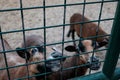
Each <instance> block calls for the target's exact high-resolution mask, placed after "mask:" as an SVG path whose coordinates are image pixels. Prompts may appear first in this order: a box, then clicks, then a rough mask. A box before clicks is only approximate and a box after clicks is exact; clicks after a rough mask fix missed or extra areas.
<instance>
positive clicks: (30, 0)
mask: <svg viewBox="0 0 120 80" xmlns="http://www.w3.org/2000/svg"><path fill="white" fill-rule="evenodd" d="M83 1H84V0H67V2H66V3H67V4H74V3H81V2H83ZM94 1H100V0H86V2H94ZM22 3H23V7H24V8H27V7H36V6H43V0H22ZM61 4H62V5H63V4H64V0H52V1H51V0H46V4H45V5H46V6H50V5H61ZM116 5H117V3H116V2H109V3H107V2H106V3H104V5H103V10H102V15H101V19H108V18H114V15H115V10H116ZM19 7H20V1H19V0H0V10H3V9H11V8H19ZM100 7H101V4H100V3H96V4H87V5H86V6H85V16H87V17H88V18H89V19H90V20H97V19H98V17H99V13H100ZM82 11H83V5H76V6H75V5H74V6H67V7H66V17H65V24H69V19H70V16H72V15H73V14H74V13H76V12H77V13H82ZM23 15H24V17H23V18H24V27H25V29H30V28H38V27H39V28H40V27H43V26H44V19H43V9H42V8H39V9H29V10H24V11H23ZM63 19H64V7H51V8H46V20H45V21H46V24H45V25H46V26H48V27H50V26H54V25H61V24H63ZM112 24H113V21H112V20H109V21H102V22H101V23H100V26H101V27H102V28H103V29H104V30H105V31H106V32H107V33H108V34H110V33H111V28H112ZM0 26H1V28H2V31H3V32H6V31H14V30H20V29H22V26H23V25H22V22H21V13H20V11H18V10H17V11H9V12H0ZM68 29H69V25H68V26H65V33H64V40H65V41H67V40H71V38H68V37H66V34H67V32H68ZM25 34H41V35H42V36H44V31H43V30H33V31H26V32H25ZM22 35H23V33H22V32H16V33H9V34H4V35H3V37H4V38H5V39H6V40H7V41H8V43H9V44H10V45H11V46H12V48H13V49H15V48H16V47H19V46H20V43H21V42H22V41H23V36H22ZM62 36H63V27H62V26H60V27H56V28H48V29H46V41H47V43H50V44H51V43H53V42H54V43H57V42H61V41H62ZM66 45H68V44H65V46H66ZM56 46H57V47H58V48H61V45H56ZM67 54H68V55H69V53H67ZM101 54H102V55H101ZM99 56H100V58H102V59H104V57H105V51H103V52H100V54H99Z"/></svg>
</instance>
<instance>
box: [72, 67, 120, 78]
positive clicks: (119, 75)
mask: <svg viewBox="0 0 120 80" xmlns="http://www.w3.org/2000/svg"><path fill="white" fill-rule="evenodd" d="M118 79H120V68H116V70H115V75H114V76H113V79H111V80H118ZM71 80H110V79H108V78H107V77H106V76H105V75H104V74H103V73H102V72H98V73H94V74H90V75H86V76H82V77H76V78H73V79H71Z"/></svg>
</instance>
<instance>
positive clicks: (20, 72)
mask: <svg viewBox="0 0 120 80" xmlns="http://www.w3.org/2000/svg"><path fill="white" fill-rule="evenodd" d="M30 38H31V40H30ZM36 38H37V37H35V36H34V37H27V39H28V40H30V41H27V43H26V44H27V45H28V44H29V43H31V44H34V45H36V44H37V43H36V42H37V41H38V42H39V41H40V40H37V39H36ZM27 39H26V40H27ZM34 40H36V42H34ZM40 42H41V41H40ZM4 44H5V48H6V49H11V47H10V46H9V44H8V43H7V42H6V41H4ZM27 45H26V46H27ZM34 45H33V46H34ZM83 45H84V46H85V48H86V50H87V51H89V50H90V51H91V50H92V49H93V48H91V47H92V46H91V42H90V41H85V42H83ZM22 46H23V44H22ZM29 46H31V45H29ZM23 47H24V46H23ZM48 49H49V48H48ZM86 56H87V55H82V56H79V57H78V56H74V57H70V58H67V59H66V60H65V62H64V63H63V69H64V68H69V67H73V66H79V65H82V64H85V63H87V58H88V57H86ZM11 58H15V61H11V60H10V59H11ZM2 61H4V59H3V60H1V61H0V63H2ZM7 61H8V65H9V66H14V65H17V64H18V62H19V63H21V64H22V63H24V62H25V61H24V60H23V59H22V58H20V57H19V56H18V55H16V53H15V52H14V54H13V53H12V54H11V55H10V54H7ZM13 62H14V63H13ZM2 64H3V63H2ZM0 67H5V65H2V66H0ZM28 69H29V75H30V76H31V75H33V74H35V73H36V72H37V70H36V65H35V64H32V65H29V66H28ZM87 69H88V68H87V67H79V68H77V69H70V70H65V71H62V80H67V79H70V78H73V77H75V76H82V75H85V74H86V71H87ZM9 72H10V78H11V80H14V79H16V78H21V77H24V76H27V67H26V66H22V67H18V68H12V69H9ZM0 73H2V74H0V80H8V77H7V72H6V70H1V71H0ZM75 74H77V75H75ZM60 75H61V73H60V72H59V71H58V72H54V73H52V74H50V75H47V77H46V78H47V80H60ZM26 80H27V79H26ZM30 80H36V78H34V77H33V78H30ZM37 80H44V78H41V79H39V77H38V78H37Z"/></svg>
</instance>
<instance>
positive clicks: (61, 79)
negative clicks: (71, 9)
mask: <svg viewBox="0 0 120 80" xmlns="http://www.w3.org/2000/svg"><path fill="white" fill-rule="evenodd" d="M65 20H66V0H64V12H63V35H62V55H63V53H64V41H65V40H64V37H65V25H64V24H65ZM61 62H62V59H61ZM62 71H63V65H62V64H61V70H60V80H63V75H62Z"/></svg>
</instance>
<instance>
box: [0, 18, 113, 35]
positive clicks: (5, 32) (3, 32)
mask: <svg viewBox="0 0 120 80" xmlns="http://www.w3.org/2000/svg"><path fill="white" fill-rule="evenodd" d="M113 19H114V18H108V19H101V20H100V21H108V20H113ZM98 21H99V20H91V21H85V22H77V23H72V24H82V23H91V22H98ZM69 25H71V24H60V25H53V26H45V27H44V26H42V27H37V28H29V29H24V30H11V31H2V32H0V34H7V33H16V32H23V31H31V30H39V29H44V28H55V27H57V28H58V27H63V26H68V27H69Z"/></svg>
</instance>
